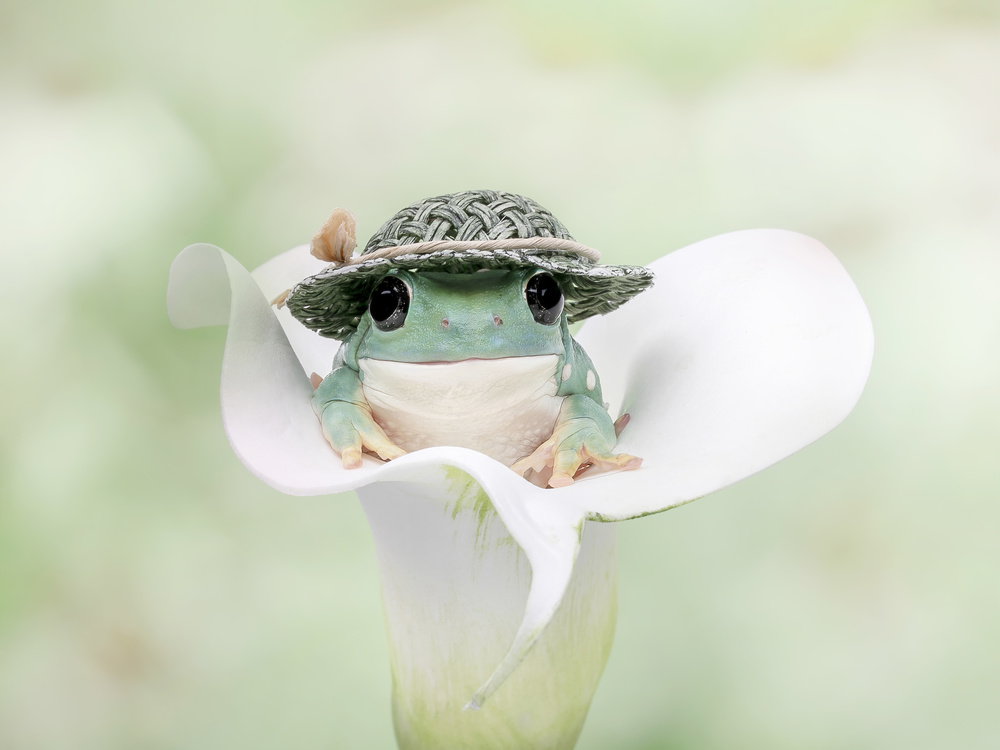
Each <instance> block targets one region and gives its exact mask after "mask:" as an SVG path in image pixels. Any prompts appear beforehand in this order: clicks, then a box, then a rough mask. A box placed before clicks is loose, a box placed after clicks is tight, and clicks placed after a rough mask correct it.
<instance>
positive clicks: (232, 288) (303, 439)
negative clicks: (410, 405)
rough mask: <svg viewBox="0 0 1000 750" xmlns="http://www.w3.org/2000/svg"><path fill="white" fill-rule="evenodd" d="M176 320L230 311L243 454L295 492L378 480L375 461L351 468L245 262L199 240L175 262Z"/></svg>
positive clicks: (228, 387)
mask: <svg viewBox="0 0 1000 750" xmlns="http://www.w3.org/2000/svg"><path fill="white" fill-rule="evenodd" d="M167 307H168V311H169V314H170V319H171V320H172V321H173V322H174V323H175V325H178V326H180V327H185V328H193V327H197V326H204V325H217V324H219V323H223V322H225V321H226V318H227V317H228V322H229V332H228V334H227V336H226V349H225V354H224V355H223V360H222V393H221V400H222V421H223V425H224V426H225V429H226V435H227V436H228V437H229V442H230V444H231V445H232V447H233V450H234V451H235V452H236V455H237V456H238V457H239V459H240V460H241V461H242V462H243V463H244V464H245V465H246V467H247V468H248V469H250V471H251V472H253V473H254V474H255V475H256V476H258V477H259V478H260V479H262V480H263V481H265V482H266V483H267V484H269V485H271V486H272V487H274V488H276V489H278V490H280V491H282V492H286V493H288V494H291V495H313V494H325V493H332V492H342V491H344V490H349V489H353V488H354V487H357V486H358V485H359V484H364V483H365V481H366V480H368V481H370V478H371V477H370V475H371V473H372V472H373V471H374V470H375V468H376V465H375V462H374V461H373V462H371V464H369V465H366V466H364V467H362V468H361V469H358V470H356V471H355V472H352V473H350V474H348V472H346V471H344V469H343V468H341V465H340V460H339V459H338V458H337V456H336V454H334V453H333V451H331V450H330V447H329V445H328V444H327V442H326V440H325V438H324V437H323V433H322V429H321V428H320V425H319V422H318V420H317V419H316V415H315V414H313V411H312V407H311V406H310V404H309V396H310V394H311V393H312V386H311V385H310V384H309V378H308V377H307V376H306V375H305V373H304V372H303V370H302V366H301V365H300V363H299V360H298V359H297V358H296V356H295V353H294V352H293V351H292V347H291V346H290V345H289V343H288V339H287V338H286V336H285V334H284V332H283V331H282V329H281V326H280V325H279V323H278V320H277V318H276V317H275V315H274V312H273V311H272V309H271V305H270V304H269V302H268V300H267V298H265V296H264V295H263V293H262V292H261V289H260V287H258V285H257V284H256V282H255V281H254V280H253V278H251V276H250V273H249V272H248V271H247V270H246V269H245V268H243V266H242V265H240V263H239V262H238V261H236V260H235V259H234V258H233V257H232V256H231V255H229V254H228V253H226V252H225V251H223V250H220V249H219V248H217V247H215V246H213V245H206V244H199V245H191V246H190V247H188V248H186V249H185V250H184V251H183V252H181V253H180V254H179V255H178V256H177V258H176V259H175V260H174V263H173V265H172V266H171V268H170V284H169V287H168V290H167Z"/></svg>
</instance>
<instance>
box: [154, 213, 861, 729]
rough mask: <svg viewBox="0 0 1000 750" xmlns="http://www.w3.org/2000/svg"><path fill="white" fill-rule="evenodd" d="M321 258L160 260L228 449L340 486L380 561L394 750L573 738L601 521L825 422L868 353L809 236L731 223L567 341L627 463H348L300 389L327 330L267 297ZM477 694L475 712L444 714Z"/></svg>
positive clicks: (257, 468)
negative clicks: (223, 334)
mask: <svg viewBox="0 0 1000 750" xmlns="http://www.w3.org/2000/svg"><path fill="white" fill-rule="evenodd" d="M321 267H322V264H320V263H319V262H318V261H317V260H316V259H314V258H312V257H311V256H310V255H309V253H308V249H307V248H305V247H301V248H296V249H294V250H291V251H289V252H287V253H285V254H283V255H280V256H278V257H276V258H274V259H273V260H271V261H269V262H268V263H266V264H264V265H263V266H261V267H260V268H258V269H257V270H256V271H254V272H253V273H252V274H251V273H249V272H247V271H246V270H245V269H244V268H243V267H242V266H241V265H240V264H239V263H238V262H237V261H236V260H235V259H234V258H233V257H232V256H230V255H228V254H227V253H225V252H224V251H222V250H220V249H218V248H216V247H213V246H211V245H193V246H191V247H189V248H187V249H186V250H184V251H183V252H182V253H181V254H180V255H179V256H178V258H177V260H176V261H175V262H174V265H173V267H172V269H171V278H170V288H169V292H168V306H169V311H170V316H171V319H172V321H173V322H174V324H175V325H177V326H179V327H182V328H187V327H196V326H203V325H212V324H224V323H227V322H228V324H229V334H228V338H227V340H226V349H225V355H224V359H223V365H222V412H223V419H224V423H225V427H226V432H227V434H228V436H229V440H230V442H231V444H232V446H233V449H234V450H235V452H236V453H237V455H238V456H239V458H240V459H241V460H242V461H243V463H244V464H246V466H247V467H248V468H249V469H250V471H252V472H253V473H254V474H255V475H257V476H258V477H260V478H261V479H262V480H263V481H265V482H266V483H268V484H269V485H271V486H272V487H275V488H277V489H278V490H280V491H282V492H285V493H288V494H292V495H315V494H328V493H335V492H342V491H345V490H357V493H358V496H359V497H360V499H361V502H362V504H363V506H364V509H365V512H366V514H367V516H368V519H369V522H370V524H371V527H372V530H373V533H374V536H375V542H376V548H377V551H378V557H379V566H380V573H381V577H382V588H383V602H384V608H385V614H386V624H387V631H388V636H389V641H390V653H391V660H392V664H391V666H392V673H393V718H394V723H395V728H396V735H397V739H398V741H399V744H400V746H401V747H407V748H409V747H428V748H430V747H436V748H439V747H477V748H479V747H546V748H549V747H553V748H555V747H566V748H569V747H572V746H573V745H574V743H575V741H576V737H577V736H578V734H579V732H580V729H581V728H582V724H583V720H584V718H585V716H586V712H587V709H588V707H589V704H590V700H591V698H592V696H593V693H594V690H595V689H596V686H597V682H598V680H599V678H600V674H601V671H602V669H603V666H604V664H605V662H606V659H607V656H608V653H609V650H610V645H611V640H612V635H613V630H614V621H615V552H614V525H613V524H611V523H608V522H611V521H621V520H625V519H629V518H636V517H639V516H643V515H647V514H650V513H657V512H659V511H663V510H667V509H669V508H673V507H675V506H677V505H680V504H682V503H686V502H689V501H691V500H694V499H696V498H700V497H703V496H705V495H707V494H709V493H711V492H714V491H716V490H719V489H721V488H723V487H726V486H727V485H730V484H732V483H733V482H736V481H738V480H740V479H742V478H744V477H747V476H749V475H751V474H754V473H755V472H757V471H760V470H761V469H764V468H765V467H767V466H770V465H771V464H773V463H775V462H777V461H779V460H781V459H782V458H784V457H786V456H788V455H790V454H791V453H793V452H795V451H797V450H799V449H800V448H802V447H804V446H805V445H807V444H809V443H811V442H813V441H814V440H816V439H817V438H819V437H820V436H822V435H823V434H825V433H826V432H827V431H829V430H830V429H832V428H833V427H834V426H836V425H837V424H838V423H839V422H840V421H842V420H843V419H844V418H845V417H846V416H847V414H848V413H849V412H850V411H851V409H852V408H853V407H854V404H855V403H856V401H857V399H858V398H859V396H860V394H861V391H862V389H863V388H864V384H865V382H866V380H867V377H868V371H869V368H870V365H871V357H872V346H873V337H872V328H871V321H870V319H869V317H868V313H867V310H866V308H865V305H864V303H863V302H862V300H861V297H860V296H859V294H858V291H857V289H856V288H855V286H854V284H853V283H852V281H851V279H850V278H849V276H848V275H847V273H846V271H845V270H844V269H843V267H842V266H841V265H840V264H839V262H838V261H837V260H836V258H834V256H833V255H832V254H831V253H830V252H829V251H828V250H827V249H826V248H825V247H823V246H822V245H821V244H820V243H818V242H817V241H815V240H813V239H810V238H808V237H805V236H802V235H799V234H795V233H791V232H784V231H777V230H752V231H744V232H736V233H732V234H727V235H723V236H720V237H716V238H713V239H709V240H706V241H703V242H700V243H697V244H695V245H692V246H690V247H687V248H684V249H682V250H678V251H676V252H673V253H671V254H670V255H667V256H666V257H664V258H662V259H660V260H658V261H656V262H655V263H653V264H652V268H653V270H654V271H655V273H656V285H655V286H654V288H653V289H652V290H650V291H648V292H645V293H643V294H641V295H640V296H638V297H637V298H636V299H634V300H632V301H631V302H629V303H628V304H626V305H625V306H624V307H622V308H621V309H619V310H617V311H615V312H614V313H611V314H609V315H607V316H604V317H602V318H596V319H591V320H590V321H588V322H587V323H586V324H585V325H584V327H583V329H582V330H581V332H580V334H579V335H578V336H577V339H578V340H579V341H580V343H581V344H582V345H583V346H584V348H585V349H586V350H587V352H588V353H589V354H590V356H591V358H592V360H593V361H594V364H595V366H596V368H597V370H598V372H600V374H601V378H602V384H603V387H604V394H605V398H606V399H607V400H608V402H609V403H610V411H611V414H612V416H613V417H614V416H616V415H618V414H621V413H625V412H627V413H629V414H630V415H631V421H630V423H629V424H628V426H627V428H626V429H625V430H624V432H623V433H622V435H621V437H620V439H619V444H618V448H617V450H619V451H622V452H625V453H630V454H633V455H638V456H641V457H642V458H643V459H644V463H643V465H642V468H640V469H639V470H636V471H629V472H620V473H613V474H599V473H594V474H593V475H591V474H590V473H589V472H588V473H585V474H584V475H583V476H581V477H580V478H579V479H578V480H577V481H576V482H575V483H574V484H572V485H571V486H569V487H565V488H561V489H556V490H553V489H542V488H539V487H536V486H534V485H532V484H530V483H529V482H527V481H525V480H524V479H522V478H521V477H520V476H518V475H517V474H515V473H514V472H512V471H511V470H510V469H508V468H507V467H505V466H503V465H501V464H500V463H497V462H496V461H494V460H493V459H491V458H489V457H487V456H485V455H483V454H480V453H477V452H475V451H471V450H467V449H460V448H451V447H439V448H430V449H426V450H421V451H417V452H414V453H411V454H408V455H405V456H402V457H401V458H398V459H396V460H393V461H391V462H389V463H382V462H379V461H377V460H375V459H370V458H367V457H366V459H365V463H364V465H363V466H362V467H361V468H359V469H356V470H352V471H347V470H344V469H343V468H342V466H341V462H340V460H339V458H338V456H337V455H336V454H335V453H334V452H333V451H332V450H331V449H330V447H329V445H328V444H327V442H326V440H325V439H324V437H323V435H322V432H321V429H320V425H319V422H318V420H317V419H316V417H315V415H314V414H313V412H312V409H311V407H310V404H309V396H310V394H311V391H312V386H311V385H310V381H309V373H312V372H318V373H321V374H322V373H325V372H327V371H328V370H329V367H330V363H331V361H332V359H333V355H334V352H335V350H336V347H337V346H338V342H336V341H331V340H327V339H323V338H320V337H319V336H317V335H315V334H313V333H312V332H310V331H308V330H306V329H305V328H303V327H302V326H301V325H299V324H298V323H297V322H296V321H295V320H294V319H292V318H291V316H290V315H288V314H287V312H285V311H276V310H275V309H274V308H273V307H272V306H271V305H270V304H269V302H268V300H269V299H271V298H273V297H274V296H276V295H277V294H279V293H280V292H281V291H282V290H284V289H287V288H288V287H290V286H291V285H293V284H294V283H295V282H297V281H298V280H300V279H302V278H304V277H306V276H309V275H311V274H313V273H316V272H317V271H318V270H319V269H320V268H321ZM463 708H466V709H480V710H476V711H472V710H466V711H463V710H462V709H463Z"/></svg>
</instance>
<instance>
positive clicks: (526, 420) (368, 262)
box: [283, 191, 650, 488]
mask: <svg viewBox="0 0 1000 750" xmlns="http://www.w3.org/2000/svg"><path fill="white" fill-rule="evenodd" d="M472 194H473V198H474V200H472V201H468V200H467V196H468V192H467V193H459V194H452V195H448V196H438V197H437V198H435V199H427V201H432V202H433V201H437V204H438V205H439V204H440V203H441V202H442V201H443V202H444V203H445V204H446V205H447V206H448V207H449V208H454V206H455V204H456V203H458V204H461V207H462V208H464V209H465V210H464V215H466V216H467V215H469V214H471V215H473V216H478V215H479V214H482V213H486V212H485V211H483V210H480V209H481V208H482V206H483V204H485V205H486V206H488V207H489V209H490V212H492V213H494V214H498V215H499V214H503V213H505V214H507V215H509V214H510V213H511V212H512V211H517V212H518V214H517V216H518V218H523V216H525V215H529V214H530V215H537V214H538V213H539V211H538V209H540V207H538V206H537V204H535V203H534V202H531V201H530V199H526V198H524V197H523V196H515V195H514V194H509V193H499V192H496V191H473V193H472ZM510 196H514V198H515V199H516V200H513V201H512V200H511V198H510ZM463 199H465V200H464V201H463ZM509 203H514V204H515V206H514V208H509V207H508V210H507V211H506V212H502V211H499V210H497V205H498V204H499V205H500V207H501V208H502V207H504V206H506V205H507V204H509ZM425 205H426V201H424V202H419V203H417V204H413V206H411V207H409V209H410V210H408V211H407V210H404V211H403V212H402V214H403V217H402V221H395V222H393V220H390V222H387V224H386V225H385V226H383V229H382V230H380V231H381V232H382V234H383V235H384V234H386V233H387V232H389V233H393V236H392V237H391V241H389V242H385V241H384V240H382V241H381V245H380V242H379V241H376V239H375V238H373V240H372V241H370V242H369V244H368V247H367V248H366V252H365V253H363V254H362V255H361V256H351V255H350V251H351V250H353V236H354V231H355V230H354V225H353V217H352V216H350V215H349V214H345V213H343V212H342V213H339V214H338V213H337V212H336V211H335V212H334V214H333V215H331V219H330V220H328V222H327V224H325V225H324V228H323V230H321V232H320V233H319V234H317V237H315V238H314V241H313V254H314V255H316V256H317V257H321V258H324V259H332V268H331V270H329V271H327V272H326V275H325V276H324V275H323V274H319V275H317V276H316V277H313V278H312V279H310V280H307V282H306V285H305V286H304V287H302V288H301V289H300V287H301V286H302V285H300V286H297V287H295V288H293V289H292V290H290V292H289V293H288V294H287V296H286V299H285V300H283V301H284V302H286V303H287V304H289V307H290V308H291V309H292V313H293V315H295V316H296V317H297V318H299V320H300V321H302V322H303V323H305V324H306V325H308V326H309V327H312V328H313V329H314V330H317V331H319V332H320V333H321V334H322V333H323V332H324V329H325V331H326V333H327V335H330V334H331V333H332V334H334V335H335V336H336V337H337V338H339V339H340V340H341V342H342V343H341V346H340V348H339V349H338V351H337V354H336V356H335V358H334V360H333V363H332V367H331V370H330V372H329V374H327V375H326V376H325V377H322V378H320V377H319V376H318V375H314V378H313V385H314V387H315V390H314V391H313V394H312V397H311V403H312V407H313V410H314V411H315V413H316V415H317V417H318V419H319V421H320V424H321V426H322V430H323V434H324V436H325V438H326V440H327V441H328V442H329V444H330V446H331V447H332V449H333V450H334V451H335V452H336V453H337V454H339V456H340V459H341V463H342V466H343V467H344V469H347V470H352V469H357V468H359V467H361V466H362V465H363V463H364V458H363V456H364V454H366V453H367V454H371V455H373V456H375V457H378V458H379V459H382V460H383V461H392V460H394V459H397V458H399V457H400V456H403V455H405V454H406V453H409V452H413V451H416V450H420V449H422V448H427V447H431V446H439V445H448V446H457V447H462V448H470V449H473V450H478V451H480V452H482V453H485V454H486V455H488V456H490V457H491V458H493V459H495V460H497V461H499V462H500V463H503V464H504V465H506V466H509V467H510V468H511V469H513V470H514V471H515V472H517V473H518V474H520V475H521V476H523V477H525V478H526V479H528V480H529V481H533V482H535V483H537V484H540V485H542V486H548V487H552V488H559V487H565V486H568V485H570V484H572V483H573V482H574V481H575V480H576V478H577V477H578V476H579V475H580V473H581V472H582V471H583V470H586V469H587V468H589V467H592V466H593V467H596V468H599V469H608V470H626V471H628V470H635V469H638V468H639V467H640V466H641V464H642V459H641V458H639V457H638V456H633V455H630V454H627V453H615V452H614V449H615V446H616V443H617V438H618V433H619V431H620V429H621V428H622V426H623V425H624V424H625V423H626V422H627V419H628V417H627V415H623V416H622V417H621V418H620V419H619V420H617V421H616V420H613V419H612V417H611V415H610V413H609V411H608V404H607V403H605V402H604V399H603V393H602V389H601V381H600V377H599V375H598V373H597V370H596V368H595V366H594V363H593V362H592V360H591V359H590V357H589V356H588V355H587V353H586V351H585V350H584V349H583V347H582V346H581V345H580V344H579V343H578V342H577V341H576V339H575V338H574V337H573V336H572V335H571V332H570V322H571V320H570V318H571V316H572V314H573V312H574V311H578V310H579V309H580V302H579V300H578V299H577V298H578V297H579V296H580V294H579V290H578V287H581V286H584V284H583V283H582V282H581V281H580V278H579V274H577V275H576V276H574V275H573V274H572V273H569V272H568V271H567V269H569V271H579V272H580V273H584V272H585V273H587V274H588V275H589V276H588V278H589V277H594V278H597V279H600V276H601V274H599V273H596V274H595V272H594V268H593V265H594V264H593V263H592V261H588V260H586V259H582V258H583V256H584V254H585V253H584V251H585V250H588V249H587V248H584V247H583V246H577V245H576V243H575V240H572V238H569V239H566V238H565V237H559V236H553V235H558V234H565V235H567V236H568V233H567V232H565V231H564V230H560V228H561V224H559V223H558V221H557V220H555V219H554V217H551V218H549V217H550V216H551V215H549V214H548V213H547V212H545V214H544V216H543V218H544V219H545V227H543V228H542V229H541V231H539V227H538V225H539V224H540V222H539V221H537V220H536V221H534V224H535V226H531V222H530V221H523V220H522V221H517V220H514V221H513V222H512V223H514V224H519V225H520V226H518V227H516V229H517V230H519V232H520V234H521V235H524V236H507V237H503V236H501V237H499V238H490V237H485V238H483V237H482V236H481V233H480V236H479V237H478V238H477V237H476V235H473V237H472V238H471V239H466V238H465V236H466V235H467V234H468V232H466V233H464V234H463V233H462V232H460V231H454V226H455V225H456V224H457V223H458V222H457V221H456V220H455V213H456V212H455V211H450V212H449V213H448V214H447V215H448V219H449V223H450V227H451V228H452V230H453V231H452V233H451V235H449V234H448V232H447V231H444V232H442V230H441V228H440V225H438V226H437V227H436V229H433V226H432V229H433V231H431V232H430V233H429V238H428V231H427V230H426V229H425V230H424V231H423V232H421V233H420V234H418V235H417V236H416V237H414V239H416V240H417V242H415V243H414V242H406V239H408V238H406V237H404V238H400V237H398V236H396V234H398V230H393V229H392V227H393V226H397V227H398V226H399V225H401V224H402V225H407V224H414V223H419V222H415V221H414V220H413V216H414V213H416V214H417V215H419V214H421V213H423V214H427V213H429V212H427V211H426V210H424V207H425ZM541 211H542V212H544V209H541ZM508 222H509V223H510V220H509V219H508ZM431 224H432V225H433V221H432V222H431ZM386 227H389V228H390V229H389V230H387V229H386ZM546 227H547V228H548V229H546ZM442 235H443V236H442ZM456 235H457V236H456ZM378 236H379V235H378V234H377V235H376V237H378ZM548 246H552V247H554V248H555V250H547V249H546V248H547V247H548ZM581 248H582V249H581ZM449 252H450V253H451V256H448V253H449ZM592 252H594V253H596V251H592ZM574 253H578V254H574ZM449 261H450V262H449ZM361 264H364V265H365V267H366V269H367V271H368V272H367V273H366V274H363V275H362V276H361V277H359V276H358V274H357V273H356V272H354V273H353V277H354V278H353V280H351V281H350V282H348V281H345V278H343V277H346V276H347V275H348V274H352V270H351V269H352V267H354V268H355V269H356V268H357V266H359V265H361ZM577 266H580V268H577ZM604 268H607V267H604ZM617 268H623V267H617ZM624 268H634V267H624ZM643 270H644V269H643ZM611 275H612V276H613V274H611ZM630 275H634V276H635V277H636V278H634V279H632V282H633V283H632V285H631V286H632V287H633V288H634V287H641V288H645V287H646V286H648V283H649V279H650V277H649V275H648V274H645V273H642V272H638V271H633V272H632V274H630ZM364 276H367V279H364ZM337 277H342V278H340V279H339V281H336V283H335V284H334V285H335V286H338V287H339V290H337V291H336V293H335V294H334V295H333V296H331V294H330V293H329V291H330V290H329V287H330V286H331V283H332V282H331V281H330V280H331V279H334V280H336V279H337ZM324 281H325V285H324ZM361 282H363V283H361ZM566 287H569V290H567V289H566ZM633 288H630V289H629V290H628V292H629V293H628V294H626V295H623V294H619V295H618V296H619V297H621V296H631V295H632V294H634V293H637V292H635V291H634V289H633ZM641 288H640V289H639V290H640V291H641ZM309 290H312V291H313V292H315V291H316V290H321V291H323V292H324V294H323V295H320V297H321V298H319V299H312V300H311V301H310V298H309ZM567 291H569V295H568V294H567ZM344 299H349V300H350V301H351V306H349V309H346V308H343V305H342V304H341V303H343V302H344ZM331 300H332V301H331ZM338 305H340V307H338ZM597 307H598V309H599V308H600V305H599V304H598V305H597ZM335 308H336V310H337V314H334V313H331V312H330V311H331V310H332V309H335Z"/></svg>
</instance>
